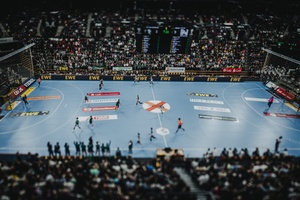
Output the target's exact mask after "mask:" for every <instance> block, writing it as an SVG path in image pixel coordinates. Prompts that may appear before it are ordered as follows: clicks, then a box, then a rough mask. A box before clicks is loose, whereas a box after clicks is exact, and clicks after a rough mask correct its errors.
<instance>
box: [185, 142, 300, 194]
mask: <svg viewBox="0 0 300 200" xmlns="http://www.w3.org/2000/svg"><path fill="white" fill-rule="evenodd" d="M235 151H236V152H237V153H234V152H235ZM210 152H211V153H210V154H207V155H205V156H204V157H202V158H195V159H192V160H190V162H189V163H188V168H187V170H188V171H189V174H190V175H191V176H192V177H193V180H194V181H195V182H197V184H198V186H199V187H201V188H205V189H206V190H208V191H211V192H212V193H213V194H214V196H215V197H216V199H224V200H225V199H236V200H238V199H239V200H242V199H272V200H280V199H292V200H294V199H299V198H300V179H299V177H300V176H299V175H300V174H299V167H300V162H299V161H300V160H299V159H298V158H294V157H290V156H289V155H288V154H287V150H286V149H284V150H283V151H282V152H281V153H280V154H273V153H271V152H270V150H266V151H265V152H263V153H262V154H260V153H259V150H258V149H256V150H254V151H253V152H252V153H247V152H248V151H247V149H241V151H240V152H238V151H237V150H236V149H235V148H234V149H231V150H229V149H227V150H226V149H224V151H222V153H221V154H220V155H218V156H215V155H214V154H213V152H214V151H213V150H212V151H210Z"/></svg>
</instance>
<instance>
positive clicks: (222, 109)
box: [194, 106, 230, 112]
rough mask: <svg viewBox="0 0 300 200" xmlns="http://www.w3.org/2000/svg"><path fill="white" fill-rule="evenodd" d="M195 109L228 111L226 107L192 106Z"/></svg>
mask: <svg viewBox="0 0 300 200" xmlns="http://www.w3.org/2000/svg"><path fill="white" fill-rule="evenodd" d="M194 109H195V110H205V111H214V112H230V109H228V108H216V107H206V106H194Z"/></svg>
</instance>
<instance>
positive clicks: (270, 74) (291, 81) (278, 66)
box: [260, 49, 300, 104]
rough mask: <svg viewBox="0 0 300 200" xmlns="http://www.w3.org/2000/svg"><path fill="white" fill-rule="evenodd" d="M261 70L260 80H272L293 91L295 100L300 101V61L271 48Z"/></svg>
mask: <svg viewBox="0 0 300 200" xmlns="http://www.w3.org/2000/svg"><path fill="white" fill-rule="evenodd" d="M262 50H263V51H265V52H266V53H267V54H266V58H265V61H264V65H263V66H262V68H261V71H260V80H261V81H263V82H268V81H272V82H274V83H276V84H277V85H279V86H281V87H282V88H285V89H286V90H287V91H288V92H289V93H292V94H293V95H294V96H295V98H294V101H295V102H297V103H298V104H299V103H300V61H299V60H296V59H294V58H290V57H288V56H285V55H283V54H280V53H277V52H275V51H272V50H269V49H262Z"/></svg>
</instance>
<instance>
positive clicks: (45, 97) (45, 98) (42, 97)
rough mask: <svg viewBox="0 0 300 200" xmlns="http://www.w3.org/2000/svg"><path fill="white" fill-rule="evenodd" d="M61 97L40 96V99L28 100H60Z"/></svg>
mask: <svg viewBox="0 0 300 200" xmlns="http://www.w3.org/2000/svg"><path fill="white" fill-rule="evenodd" d="M59 98H60V96H40V97H28V98H27V100H48V99H59Z"/></svg>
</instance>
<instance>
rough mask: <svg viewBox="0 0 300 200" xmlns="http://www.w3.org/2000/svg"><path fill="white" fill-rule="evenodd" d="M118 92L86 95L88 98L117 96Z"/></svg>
mask: <svg viewBox="0 0 300 200" xmlns="http://www.w3.org/2000/svg"><path fill="white" fill-rule="evenodd" d="M118 95H120V92H95V93H88V96H91V97H95V96H118Z"/></svg>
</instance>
